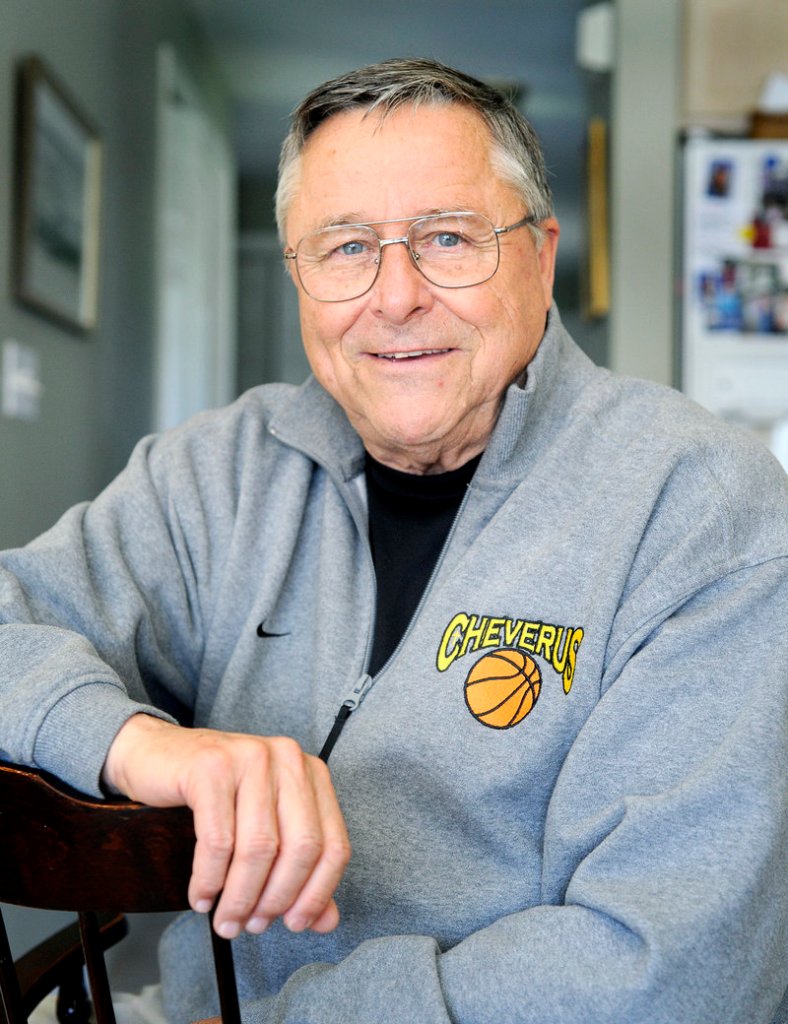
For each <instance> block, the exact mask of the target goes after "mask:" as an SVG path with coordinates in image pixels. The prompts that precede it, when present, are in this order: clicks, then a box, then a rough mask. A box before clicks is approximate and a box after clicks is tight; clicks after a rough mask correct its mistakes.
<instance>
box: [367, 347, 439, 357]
mask: <svg viewBox="0 0 788 1024" xmlns="http://www.w3.org/2000/svg"><path fill="white" fill-rule="evenodd" d="M441 351H442V350H441V349H439V348H423V349H421V350H420V351H419V352H379V353H378V356H379V358H380V359H416V358H417V356H434V355H437V354H438V353H439V352H441Z"/></svg>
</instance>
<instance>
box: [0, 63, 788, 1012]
mask: <svg viewBox="0 0 788 1024" xmlns="http://www.w3.org/2000/svg"><path fill="white" fill-rule="evenodd" d="M278 214H279V220H280V226H281V231H282V235H283V240H284V244H285V253H284V255H285V259H286V263H287V266H288V268H289V270H290V273H291V276H292V278H293V281H294V283H295V285H296V287H297V288H298V294H299V301H300V311H301V327H302V335H303V343H304V345H305V347H306V352H307V355H308V357H309V361H310V363H311V366H312V370H313V372H314V376H313V377H312V378H311V379H310V380H309V381H307V383H306V384H305V385H304V386H303V387H301V388H298V389H294V388H290V387H285V386H269V387H262V388H258V389H255V390H253V391H252V392H250V393H248V394H246V395H245V396H243V397H242V398H241V399H240V400H239V401H238V402H237V403H235V404H234V405H233V406H232V407H230V408H229V409H225V410H221V411H218V412H211V413H207V414H204V415H202V416H199V417H197V418H196V419H195V420H193V421H192V422H190V423H188V424H187V425H186V426H184V427H182V428H179V429H177V430H175V431H172V432H170V433H169V434H167V435H164V436H161V437H157V438H149V439H146V440H144V441H143V442H141V444H140V445H139V446H138V448H137V449H136V451H135V453H134V455H133V456H132V458H131V461H130V464H129V466H128V468H127V470H126V471H125V472H124V473H123V474H122V475H121V476H120V477H119V478H118V479H117V480H116V481H115V483H113V484H112V485H111V486H110V487H109V488H108V489H107V491H106V492H105V493H103V494H102V495H101V496H100V497H99V498H97V499H96V501H94V502H93V503H92V504H89V505H85V506H82V507H79V508H76V509H74V510H72V511H71V512H70V513H68V514H67V515H66V516H65V517H64V519H63V520H62V521H61V522H60V523H59V524H58V525H57V526H56V527H55V528H54V529H53V530H52V531H50V532H49V533H48V534H46V535H45V536H44V537H43V538H41V539H39V540H38V541H37V542H35V543H34V544H32V545H30V546H29V547H28V548H26V549H24V550H21V551H15V552H9V553H7V554H6V555H5V556H4V558H3V569H2V573H3V575H2V616H3V621H4V622H6V623H8V625H6V626H5V627H4V636H3V640H2V644H0V651H1V652H2V663H1V665H0V679H2V708H1V709H0V710H1V712H2V714H1V717H0V721H1V722H2V726H1V729H2V733H1V734H0V746H2V747H3V749H4V750H5V751H6V752H7V754H8V755H9V756H11V757H12V758H13V759H15V760H18V761H26V762H29V763H34V764H38V765H40V766H42V767H44V768H46V769H49V770H50V771H54V772H56V773H57V774H59V775H61V776H63V777H64V778H66V779H67V780H68V781H70V782H71V783H72V784H75V785H77V786H80V787H81V788H83V789H86V790H92V791H94V792H95V791H99V789H100V786H101V785H103V786H104V787H105V788H107V789H110V790H117V791H120V792H122V793H126V794H128V795H130V796H133V797H135V798H138V799H140V800H143V801H147V802H149V803H154V804H164V805H167V804H178V803H186V804H188V805H190V806H191V807H192V808H193V810H194V814H195V822H196V830H197V835H198V848H197V855H196V860H195V865H194V875H193V878H192V883H191V890H190V898H191V902H192V905H193V907H194V909H195V910H196V911H203V912H204V911H205V910H207V909H208V908H209V907H210V906H211V904H212V902H213V900H214V899H215V898H216V896H217V894H218V893H219V892H220V891H221V890H223V895H222V897H221V901H220V904H219V906H218V909H217V913H216V918H215V921H216V927H217V930H218V931H219V932H221V933H222V934H224V935H226V936H229V937H235V936H238V938H237V940H236V942H235V944H234V949H235V956H236V963H237V968H238V973H239V977H240V989H241V995H242V999H243V1000H244V1002H245V1017H246V1019H247V1020H248V1021H250V1022H259V1024H264V1022H269V1021H288V1022H295V1021H299V1022H301V1021H308V1022H318V1021H319V1022H329V1021H330V1022H342V1024H351V1022H354V1021H357V1022H359V1024H362V1022H363V1024H371V1022H373V1021H395V1022H398V1024H404V1022H409V1021H412V1022H419V1024H424V1022H428V1021H429V1022H433V1021H434V1022H448V1021H453V1022H456V1024H470V1022H479V1021H484V1022H489V1021H501V1022H507V1021H523V1022H526V1021H527V1022H534V1024H537V1022H538V1024H545V1022H547V1021H551V1022H557V1024H558V1022H560V1024H570V1022H571V1024H574V1022H577V1024H592V1022H602V1021H605V1022H609V1021H615V1022H617V1024H624V1022H626V1024H637V1022H646V1021H648V1022H650V1024H657V1022H661V1024H676V1022H679V1021H680V1022H682V1024H689V1022H698V1024H700V1022H709V1021H712V1020H713V1021H715V1022H723V1021H724V1022H730V1024H733V1022H740V1024H745V1022H746V1024H754V1022H762V1024H769V1022H771V1021H772V1020H773V1019H779V1020H784V1019H785V1017H784V1014H785V1010H786V1003H783V1004H782V1005H783V1009H782V1011H781V1010H780V1009H779V1006H780V1000H781V998H782V997H783V993H784V991H785V988H786V981H787V978H786V973H787V971H786V939H787V938H788V911H787V909H786V907H787V900H788V896H787V894H786V884H785V870H786V828H787V824H786V800H785V767H786V763H788V760H787V759H786V730H785V720H786V719H785V716H786V664H788V650H787V649H786V629H785V622H786V613H787V612H788V517H786V510H787V509H788V500H787V499H788V489H787V488H786V480H785V477H784V474H783V473H782V471H781V470H780V468H779V467H778V465H777V464H776V463H775V462H774V461H773V460H772V459H771V458H770V456H768V454H767V453H766V451H765V450H762V449H761V447H760V446H759V445H758V444H757V442H755V441H750V440H748V439H747V438H746V437H745V436H744V435H742V434H740V433H737V432H734V431H733V430H731V429H728V428H726V427H724V426H722V425H721V424H719V423H717V422H716V421H714V420H713V419H712V418H711V417H709V416H707V415H706V414H704V413H703V412H701V411H700V410H699V409H697V408H696V407H694V406H692V405H690V404H689V403H688V402H686V401H685V400H684V399H682V398H681V397H680V396H679V395H677V394H674V393H672V392H670V391H668V390H666V389H663V388H660V387H657V386H655V385H652V384H648V383H644V382H635V381H627V380H623V379H619V378H616V377H614V376H612V375H611V374H609V373H607V372H605V371H602V370H599V369H596V368H595V367H593V366H592V365H591V363H590V362H589V361H588V360H587V359H586V358H585V356H584V355H583V354H582V353H581V352H580V351H579V349H578V348H577V347H576V346H575V345H574V343H573V342H572V341H571V340H570V338H569V337H568V336H567V334H566V333H565V331H564V330H563V328H562V326H561V322H560V319H559V315H558V312H557V310H556V309H555V307H554V306H553V305H552V302H551V288H552V280H553V267H554V261H555V254H556V243H557V240H558V231H559V229H558V224H557V222H556V221H555V219H554V218H553V216H552V213H551V204H550V196H549V190H548V186H547V183H546V180H545V173H544V168H543V163H542V157H541V155H540V152H539V148H538V144H537V142H536V140H535V138H534V136H533V133H532V132H531V130H530V128H529V127H528V125H527V124H526V123H525V122H524V121H523V120H522V118H521V117H520V116H519V114H518V113H517V112H516V111H515V110H514V109H513V108H512V107H511V106H510V105H509V104H508V103H507V102H506V101H505V100H503V99H502V98H501V97H500V96H498V95H497V94H496V93H495V92H493V91H492V90H490V89H489V88H487V87H486V86H484V85H482V84H480V83H479V82H476V81H474V80H473V79H469V78H467V77H466V76H465V75H462V74H460V73H458V72H455V71H453V70H451V69H448V68H445V67H442V66H441V65H438V64H435V63H434V62H431V61H424V60H398V61H389V62H386V63H384V64H381V65H377V66H374V67H370V68H366V69H363V70H361V71H358V72H355V73H353V74H349V75H346V76H344V77H342V78H340V79H337V80H336V81H333V82H330V83H328V84H327V85H325V86H323V87H321V88H320V89H317V90H316V91H315V92H314V93H313V94H312V95H310V96H309V97H307V99H306V100H305V101H304V103H303V104H302V105H301V106H300V108H299V109H298V110H297V111H296V114H295V117H294V121H293V125H292V128H291V131H290V134H289V136H288V138H287V140H286V142H285V146H284V150H283V158H282V165H281V177H280V187H279V193H278ZM647 313H648V311H647V310H646V311H644V314H645V315H647ZM33 624H35V625H33ZM318 755H319V756H318ZM326 762H328V764H329V765H330V774H329V767H327V764H326ZM350 843H352V845H353V857H352V860H350V861H348V858H349V850H350V845H349V844H350ZM206 947H207V919H206V917H205V916H204V915H201V914H199V913H198V914H191V915H187V916H186V917H185V918H183V919H180V920H179V921H178V922H176V924H175V925H174V926H173V927H171V929H170V930H169V932H168V933H167V934H166V936H165V938H164V941H163V947H162V965H163V981H164V992H165V1003H166V1006H167V1010H168V1014H169V1016H170V1017H171V1019H172V1020H177V1021H180V1020H189V1019H194V1018H196V1017H201V1016H206V1015H207V1014H209V1013H211V1012H215V1000H214V995H213V993H212V991H211V988H210V982H209V981H207V980H206V979H207V978H208V972H206V971H205V970H204V966H203V959H202V958H203V956H204V955H205V950H206ZM781 1013H782V1014H783V1015H782V1016H781V1015H780V1014H781ZM775 1015H777V1016H776V1017H775Z"/></svg>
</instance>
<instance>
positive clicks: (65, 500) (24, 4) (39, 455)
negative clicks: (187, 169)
mask: <svg viewBox="0 0 788 1024" xmlns="http://www.w3.org/2000/svg"><path fill="white" fill-rule="evenodd" d="M160 42H168V43H171V44H172V45H173V46H174V47H175V48H176V50H177V51H178V53H179V54H180V56H181V57H182V59H183V61H184V62H185V63H186V65H187V66H188V67H189V69H190V71H191V73H192V76H193V78H194V79H195V80H196V81H197V83H198V85H199V86H200V87H201V89H202V91H203V93H204V94H205V96H206V98H207V100H208V102H209V103H211V105H212V107H213V108H214V109H215V116H216V118H217V119H219V120H221V121H222V122H223V123H224V124H225V126H226V124H227V120H226V114H225V110H224V107H225V100H224V92H223V88H222V85H221V82H220V81H219V79H218V76H217V74H216V72H215V71H214V69H213V66H212V63H211V60H210V56H209V53H208V51H207V49H206V47H205V46H204V45H203V43H202V41H201V38H200V35H199V33H198V31H197V29H196V28H195V26H194V25H193V24H192V22H191V20H190V16H189V15H188V13H187V12H186V9H185V6H184V4H183V3H182V0H141V2H137V0H134V2H130V0H67V2H66V0H0V343H1V342H2V341H3V340H4V339H6V338H14V339H16V340H17V341H19V342H22V343H24V344H25V345H29V346H30V347H31V348H33V349H34V350H35V351H36V352H37V353H38V355H39V357H40V360H41V377H42V382H43V385H44V388H45V391H44V394H43V398H42V403H41V415H40V417H39V418H38V419H37V420H36V421H34V422H31V423H27V422H23V421H21V420H15V419H13V420H12V419H8V418H5V417H2V416H0V547H8V546H11V545H15V544H21V543H24V542H26V541H27V540H29V539H30V538H31V537H33V536H35V535H36V534H37V533H39V532H41V530H43V529H45V528H46V527H47V526H49V525H50V524H51V523H52V522H53V521H54V519H55V518H56V517H57V516H58V515H60V513H61V512H63V511H64V510H65V509H66V508H68V507H69V506H70V505H71V504H73V503H74V502H76V501H79V500H82V499H85V498H90V497H92V496H93V495H95V494H96V492H97V491H98V490H99V489H100V488H101V487H102V486H103V485H104V484H105V483H106V482H107V481H108V480H109V479H110V478H111V477H112V476H114V475H115V473H116V472H117V471H118V470H119V469H120V468H121V467H122V465H123V463H124V462H125V460H126V458H127V456H128V454H129V451H130V449H131V447H132V445H133V444H134V442H135V441H136V440H137V438H138V437H139V436H141V435H142V434H143V433H145V432H146V431H147V430H148V429H149V419H150V413H151V394H152V383H153V344H154V321H155V314H154V298H155V297H154V276H153V273H154V261H153V255H154V202H155V126H156V109H155V98H156V50H157V46H158V45H159V43H160ZM31 53H35V54H37V55H39V56H40V57H41V58H43V60H44V61H45V62H46V63H47V65H48V66H49V67H50V69H51V70H52V71H53V72H54V73H55V75H56V76H57V77H58V78H59V79H60V80H61V81H62V82H63V84H64V85H66V87H67V88H68V90H69V92H70V93H71V94H72V96H73V97H74V99H75V100H76V101H77V103H78V105H79V106H80V107H81V109H82V110H83V111H84V113H85V114H86V116H87V117H89V118H90V120H91V121H92V122H93V123H94V124H95V125H96V126H97V127H98V129H99V131H100V133H101V136H102V140H103V143H104V167H103V201H102V226H101V280H100V297H99V325H98V328H97V329H96V330H95V331H94V332H92V333H91V334H89V335H87V336H84V337H80V336H76V335H74V334H70V333H68V332H67V331H66V330H63V329H62V328H60V327H58V326H56V325H55V324H52V323H49V322H48V321H47V320H45V319H42V318H41V317H40V316H37V315H36V314H34V313H32V312H29V311H27V310H25V309H23V308H21V307H20V306H18V305H16V304H15V303H14V301H13V300H12V297H11V284H10V279H11V262H10V260H11V251H10V245H11V223H12V207H11V203H12V195H11V192H12V189H11V181H12V160H13V137H14V135H13V133H14V125H13V111H14V66H15V63H16V61H17V60H18V59H19V58H20V57H23V56H25V55H27V54H31ZM4 910H5V916H6V922H7V924H8V927H9V932H10V938H11V943H12V946H13V948H14V951H15V952H16V953H19V952H21V951H22V950H24V949H26V948H28V947H29V946H30V945H31V943H32V942H34V941H36V940H37V939H38V938H40V936H41V934H43V933H44V932H46V931H48V930H50V929H51V927H52V926H55V925H57V924H59V923H60V922H61V921H62V920H63V919H64V918H65V919H68V915H57V914H55V915H48V914H43V912H34V911H22V910H19V909H18V908H4ZM139 925H140V926H139V927H137V928H136V929H135V930H134V932H133V935H134V938H130V939H129V940H126V943H124V946H123V953H122V956H119V957H118V958H117V960H118V962H122V964H123V976H124V984H125V986H126V987H129V988H136V987H137V986H138V985H139V984H140V983H141V982H142V981H147V980H152V977H153V974H154V973H155V941H153V942H152V941H151V937H150V933H149V931H147V930H146V928H145V927H143V926H141V922H139ZM119 952H120V951H119Z"/></svg>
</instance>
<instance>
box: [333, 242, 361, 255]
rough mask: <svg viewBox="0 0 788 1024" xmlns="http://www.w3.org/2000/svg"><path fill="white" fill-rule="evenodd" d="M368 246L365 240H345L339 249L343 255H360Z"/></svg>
mask: <svg viewBox="0 0 788 1024" xmlns="http://www.w3.org/2000/svg"><path fill="white" fill-rule="evenodd" d="M366 248H367V247H366V246H365V245H364V243H363V242H359V241H353V242H345V243H344V244H343V245H340V246H339V251H340V252H341V253H342V255H343V256H360V255H361V254H362V253H363V252H365V251H366Z"/></svg>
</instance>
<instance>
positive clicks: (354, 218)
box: [312, 203, 477, 231]
mask: <svg viewBox="0 0 788 1024" xmlns="http://www.w3.org/2000/svg"><path fill="white" fill-rule="evenodd" d="M476 212H477V211H476V210H474V208H473V207H472V206H470V205H464V204H462V203H460V204H458V205H456V206H442V207H439V206H434V207H430V208H429V209H424V210H421V211H419V213H415V214H413V215H412V216H411V217H392V218H390V219H386V220H367V219H366V218H365V216H364V214H363V213H355V212H352V213H341V214H338V215H336V216H332V217H326V218H325V219H324V220H322V221H320V222H318V224H316V225H315V227H314V228H313V229H312V230H313V231H323V230H324V229H325V228H341V227H346V226H348V225H351V224H398V223H399V222H400V221H408V220H418V219H419V218H420V217H436V216H440V215H441V214H444V213H476Z"/></svg>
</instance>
